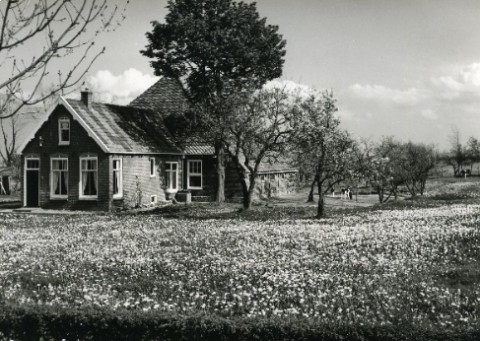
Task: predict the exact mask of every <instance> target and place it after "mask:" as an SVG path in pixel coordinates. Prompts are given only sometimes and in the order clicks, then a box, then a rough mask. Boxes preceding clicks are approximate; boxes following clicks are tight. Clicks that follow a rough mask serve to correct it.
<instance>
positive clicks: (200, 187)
mask: <svg viewBox="0 0 480 341" xmlns="http://www.w3.org/2000/svg"><path fill="white" fill-rule="evenodd" d="M194 162H200V173H190V164H191V163H194ZM198 175H200V186H199V187H198V186H190V176H198ZM187 189H203V162H202V160H188V161H187Z"/></svg>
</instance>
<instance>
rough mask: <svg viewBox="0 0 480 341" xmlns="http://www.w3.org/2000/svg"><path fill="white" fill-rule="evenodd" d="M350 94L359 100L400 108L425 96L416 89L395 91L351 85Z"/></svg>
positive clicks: (378, 86)
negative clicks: (390, 104)
mask: <svg viewBox="0 0 480 341" xmlns="http://www.w3.org/2000/svg"><path fill="white" fill-rule="evenodd" d="M348 90H349V91H350V93H351V94H352V95H353V96H355V97H357V98H360V99H364V100H370V101H377V102H380V103H386V104H389V103H393V104H396V105H401V106H412V105H415V104H418V103H419V102H420V101H422V100H423V99H424V98H425V97H426V95H425V94H424V93H423V91H422V90H419V89H417V88H408V89H406V90H397V89H391V88H387V87H385V86H383V85H375V84H374V85H370V84H365V85H362V84H358V83H357V84H353V85H351V86H350V87H349V89H348Z"/></svg>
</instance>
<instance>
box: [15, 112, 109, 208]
mask: <svg viewBox="0 0 480 341" xmlns="http://www.w3.org/2000/svg"><path fill="white" fill-rule="evenodd" d="M59 118H69V119H70V144H69V145H67V146H62V145H59V143H58V141H59V138H58V119H59ZM40 136H41V137H42V139H43V143H42V146H40V142H39V137H40ZM81 156H96V157H97V158H98V199H97V200H81V199H79V191H80V185H79V183H80V157H81ZM25 157H38V158H40V177H39V182H40V186H39V197H40V198H39V205H40V207H43V208H53V209H74V210H108V209H109V196H108V185H107V184H108V177H109V173H108V156H107V155H106V154H105V153H103V151H102V150H101V149H100V147H99V146H98V145H97V143H96V142H95V141H94V140H93V139H92V138H91V137H90V136H88V134H87V132H86V131H85V130H84V129H83V127H82V126H81V125H80V124H79V123H78V122H77V121H75V120H74V119H73V117H72V116H71V115H70V113H69V112H68V111H67V110H66V109H65V108H64V107H63V106H58V107H57V108H56V109H55V110H54V111H53V113H52V114H51V115H50V117H49V119H48V120H47V121H46V122H45V123H44V124H43V125H42V127H41V128H40V129H39V130H38V131H37V133H36V134H35V137H34V139H33V140H32V141H30V142H29V143H28V144H27V146H26V147H25V149H24V152H23V155H22V169H23V167H24V166H25V161H24V160H25ZM51 157H66V158H68V169H69V170H68V199H51V198H50V165H51V164H50V159H51ZM23 175H24V172H23V171H22V184H23V183H24V180H23ZM24 187H25V186H22V200H23V198H24V193H23V192H24V190H25V189H24Z"/></svg>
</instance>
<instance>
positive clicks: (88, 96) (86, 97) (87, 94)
mask: <svg viewBox="0 0 480 341" xmlns="http://www.w3.org/2000/svg"><path fill="white" fill-rule="evenodd" d="M80 94H81V95H82V96H81V98H82V102H83V104H85V106H86V107H87V108H90V107H91V106H92V95H93V93H92V92H91V91H90V90H88V88H86V89H85V90H83V91H81V92H80Z"/></svg>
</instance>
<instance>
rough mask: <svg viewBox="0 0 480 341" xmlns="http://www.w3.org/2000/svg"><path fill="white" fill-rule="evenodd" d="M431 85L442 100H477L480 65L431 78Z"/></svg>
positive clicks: (479, 88)
mask: <svg viewBox="0 0 480 341" xmlns="http://www.w3.org/2000/svg"><path fill="white" fill-rule="evenodd" d="M432 83H433V85H434V86H435V90H436V93H438V94H439V97H440V98H441V99H443V100H447V101H448V100H462V101H465V102H468V101H471V100H477V99H478V98H480V63H472V64H469V65H466V66H463V67H461V68H460V69H458V70H457V71H456V72H455V74H453V75H447V76H441V77H438V78H433V79H432Z"/></svg>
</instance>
